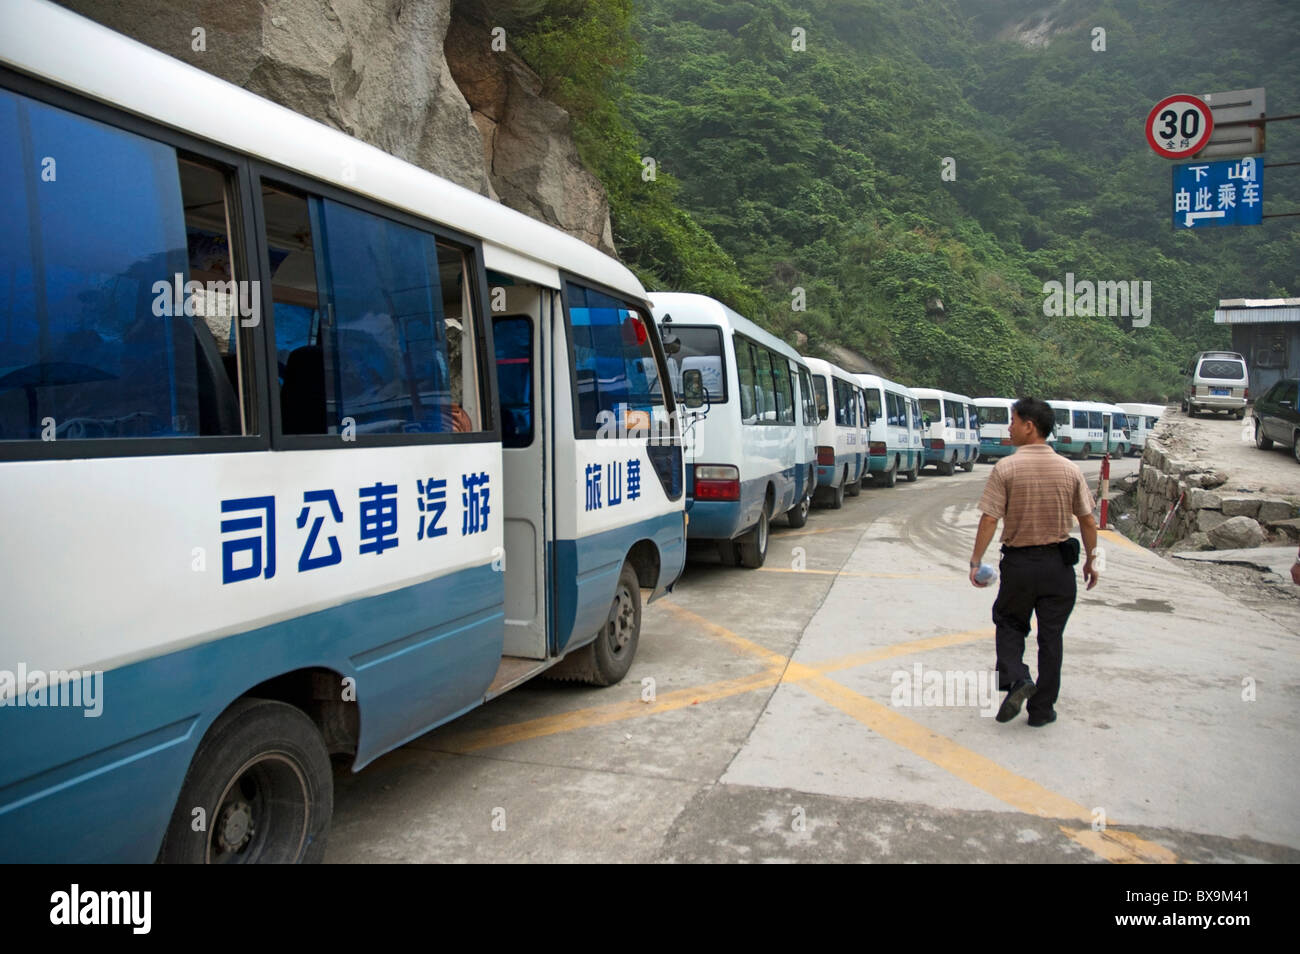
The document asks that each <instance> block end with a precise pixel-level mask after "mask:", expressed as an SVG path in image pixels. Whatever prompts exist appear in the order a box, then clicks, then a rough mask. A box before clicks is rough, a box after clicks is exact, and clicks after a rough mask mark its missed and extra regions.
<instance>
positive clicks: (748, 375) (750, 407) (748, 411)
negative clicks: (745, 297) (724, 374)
mask: <svg viewBox="0 0 1300 954" xmlns="http://www.w3.org/2000/svg"><path fill="white" fill-rule="evenodd" d="M732 340H733V342H734V343H735V348H736V376H737V377H738V378H739V379H740V381H739V384H738V388H739V390H740V420H741V423H743V424H752V423H754V421H755V420H756V419H757V414H756V412H755V401H754V392H755V388H754V354H753V351H752V350H751V348H750V344H749V342H748V341H746V340H745V339H744V338H742V337H740V336H739V335H735V336H734V337H733V339H732Z"/></svg>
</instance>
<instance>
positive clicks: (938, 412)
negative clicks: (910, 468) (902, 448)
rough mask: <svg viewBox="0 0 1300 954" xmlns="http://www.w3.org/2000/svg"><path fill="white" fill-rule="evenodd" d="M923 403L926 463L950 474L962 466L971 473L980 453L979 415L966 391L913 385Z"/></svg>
mask: <svg viewBox="0 0 1300 954" xmlns="http://www.w3.org/2000/svg"><path fill="white" fill-rule="evenodd" d="M912 394H913V395H915V396H916V400H917V403H918V404H920V406H921V416H922V420H923V436H924V441H923V443H924V446H925V461H924V463H926V464H934V466H935V467H936V468H937V469H938V471H939V473H940V474H943V475H944V476H945V477H946V476H950V475H951V474H952V473H953V471H954V470H955V469H956V468H958V467H960V468H961V469H962V470H965V471H967V472H970V471H972V470H974V469H975V460H976V458H977V457H978V456H979V414H978V412H977V409H976V407H975V405H974V403H973V402H972V401H971V399H970V398H968V397H967V396H966V395H964V394H954V393H953V392H952V391H941V390H938V389H936V388H912Z"/></svg>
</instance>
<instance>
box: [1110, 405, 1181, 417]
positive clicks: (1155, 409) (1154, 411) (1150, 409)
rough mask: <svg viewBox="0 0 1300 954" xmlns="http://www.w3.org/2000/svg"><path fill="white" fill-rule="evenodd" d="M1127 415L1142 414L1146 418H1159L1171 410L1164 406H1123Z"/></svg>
mask: <svg viewBox="0 0 1300 954" xmlns="http://www.w3.org/2000/svg"><path fill="white" fill-rule="evenodd" d="M1119 406H1120V407H1121V408H1123V409H1124V412H1125V413H1126V414H1141V415H1142V416H1144V417H1159V416H1160V415H1161V414H1163V413H1165V411H1167V410H1169V408H1168V407H1166V406H1165V405H1163V404H1133V403H1129V404H1121V405H1119Z"/></svg>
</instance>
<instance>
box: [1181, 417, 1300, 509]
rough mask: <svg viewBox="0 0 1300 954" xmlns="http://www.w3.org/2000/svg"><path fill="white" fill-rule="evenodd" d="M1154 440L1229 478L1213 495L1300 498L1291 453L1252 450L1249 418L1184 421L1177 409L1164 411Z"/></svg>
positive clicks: (1299, 468) (1299, 467)
mask: <svg viewBox="0 0 1300 954" xmlns="http://www.w3.org/2000/svg"><path fill="white" fill-rule="evenodd" d="M1156 437H1158V438H1159V439H1160V440H1161V441H1163V442H1164V443H1165V445H1166V446H1167V447H1169V449H1170V450H1171V451H1172V452H1173V453H1174V455H1175V456H1177V457H1181V458H1186V459H1189V460H1205V461H1209V462H1210V463H1212V464H1213V465H1214V467H1215V469H1216V470H1220V471H1223V472H1225V473H1227V474H1228V482H1227V483H1226V484H1224V485H1223V486H1222V487H1218V488H1216V492H1217V493H1232V492H1234V491H1239V490H1240V491H1254V492H1256V493H1265V494H1275V495H1280V496H1289V497H1300V464H1297V463H1296V462H1295V460H1294V459H1292V457H1291V450H1290V448H1285V447H1278V446H1277V445H1276V444H1275V445H1274V446H1273V449H1272V450H1266V451H1263V450H1260V449H1259V448H1258V447H1256V446H1255V424H1254V419H1253V418H1252V417H1251V416H1250V414H1247V415H1246V418H1245V420H1242V421H1239V420H1237V419H1236V418H1235V417H1217V416H1216V417H1209V418H1207V417H1188V416H1187V415H1186V414H1184V413H1183V412H1182V411H1180V410H1178V409H1177V408H1176V407H1175V408H1171V409H1169V410H1166V411H1165V413H1164V415H1163V416H1162V417H1161V418H1160V423H1159V424H1157V425H1156Z"/></svg>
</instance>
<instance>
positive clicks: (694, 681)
mask: <svg viewBox="0 0 1300 954" xmlns="http://www.w3.org/2000/svg"><path fill="white" fill-rule="evenodd" d="M1134 465H1135V462H1131V461H1128V462H1122V463H1120V464H1118V465H1117V467H1116V468H1115V473H1116V475H1118V474H1120V473H1124V472H1127V470H1128V469H1130V468H1132V467H1133V466H1134ZM1084 469H1085V472H1087V473H1090V474H1092V475H1093V476H1094V477H1095V473H1096V470H1097V462H1095V461H1094V462H1092V463H1091V464H1085V465H1084ZM988 472H989V467H988V466H987V465H979V466H977V467H976V469H975V472H974V473H973V474H963V473H961V472H960V471H959V472H958V473H957V474H956V475H955V476H953V477H939V476H932V475H931V472H929V471H927V472H926V476H923V477H922V478H921V480H920V481H919V482H917V483H915V484H908V483H904V482H901V481H900V482H899V484H898V486H897V487H895V488H893V489H883V488H880V489H867V490H865V491H864V492H863V494H862V496H860V497H858V498H856V499H855V498H849V499H848V500H846V502H845V506H844V509H843V510H840V511H831V510H817V511H815V512H814V514H813V516H812V518H811V519H810V520H809V522H808V524H807V526H806V527H805V528H803V529H802V530H798V531H795V530H789V529H787V528H774V532H773V536H772V541H771V547H770V550H769V554H768V559H767V564H766V565H765V566H764V567H763V568H762V569H759V570H744V569H729V568H725V567H722V566H720V565H718V564H717V563H716V561H714V560H713V559H712V557H711V556H705V557H702V558H701V559H699V560H697V561H694V562H692V563H691V564H689V565H688V567H687V571H686V575H685V576H684V578H683V579H682V581H681V582H680V584H679V585H678V587H677V590H676V592H675V593H674V594H673V595H672V596H670V597H668V598H666V599H664V600H661V601H659V602H656V603H655V604H653V605H652V606H649V607H647V608H646V609H645V614H644V623H643V629H642V633H641V645H640V650H639V653H638V656H637V660H636V663H635V665H634V666H633V668H632V671H631V673H630V674H629V675H628V677H627V679H625V680H624V682H623V683H621V684H620V685H618V686H614V687H610V688H608V689H591V688H584V687H574V686H570V685H564V684H551V683H546V682H542V681H534V682H533V683H530V684H528V685H525V686H523V687H521V688H519V689H516V690H514V691H513V692H511V693H508V694H506V695H505V696H503V697H501V698H499V699H497V700H495V701H493V702H492V703H489V704H488V705H486V706H484V707H482V708H480V709H478V710H476V711H475V712H472V713H470V714H469V715H467V716H465V717H463V718H461V719H459V720H457V721H455V722H453V723H450V724H449V725H447V726H444V727H442V728H441V729H438V730H436V731H434V732H431V733H429V734H427V735H425V736H424V737H422V738H420V739H417V740H416V741H414V742H412V743H410V744H409V745H406V746H405V747H403V748H401V749H399V750H397V751H396V752H393V753H391V754H389V755H388V756H386V757H384V758H383V759H380V760H379V761H377V762H376V763H374V764H372V765H371V766H370V767H368V768H367V769H365V770H364V771H363V772H361V773H359V774H356V775H339V776H336V793H335V799H336V802H335V819H334V828H333V831H332V833H331V836H330V846H329V851H328V855H327V857H328V860H330V861H334V862H365V861H409V862H422V861H642V862H644V861H692V862H707V861H850V862H857V861H864V862H865V861H887V862H899V861H923V862H935V861H959V862H965V861H990V862H1020V861H1050V862H1129V861H1137V862H1239V861H1271V862H1278V861H1286V862H1296V861H1300V810H1297V809H1300V795H1297V792H1300V762H1298V761H1297V759H1296V758H1295V753H1296V752H1297V751H1300V718H1298V717H1297V716H1296V712H1297V711H1298V709H1300V707H1298V706H1297V703H1300V657H1298V655H1297V652H1296V649H1297V635H1296V633H1295V632H1293V631H1288V629H1287V628H1286V627H1285V626H1284V625H1283V624H1281V623H1279V622H1274V621H1271V620H1269V619H1267V618H1265V617H1264V616H1262V615H1260V614H1259V613H1257V612H1254V611H1252V610H1250V609H1248V608H1246V607H1244V606H1243V605H1241V604H1238V603H1235V602H1234V601H1233V599H1232V598H1231V597H1228V596H1224V595H1222V594H1220V593H1218V592H1217V591H1214V590H1211V589H1208V588H1206V587H1205V586H1203V585H1201V584H1199V583H1197V582H1196V580H1195V579H1194V578H1193V577H1192V576H1190V575H1189V574H1188V573H1187V572H1186V571H1185V570H1184V569H1182V568H1181V567H1179V566H1178V565H1177V564H1176V563H1175V562H1174V561H1170V560H1166V559H1164V558H1161V557H1158V556H1155V555H1153V554H1151V553H1149V552H1147V551H1145V550H1142V549H1140V548H1138V547H1137V546H1136V545H1134V544H1131V543H1129V542H1128V541H1126V540H1124V539H1123V538H1122V537H1119V536H1117V535H1106V536H1105V540H1104V546H1105V560H1106V569H1105V572H1104V574H1103V577H1102V581H1101V583H1100V585H1099V586H1098V587H1097V588H1096V589H1094V590H1093V591H1091V592H1087V593H1085V592H1083V591H1082V588H1081V592H1080V598H1079V602H1078V604H1077V606H1076V608H1075V611H1074V615H1073V616H1072V617H1071V619H1070V622H1069V625H1068V626H1067V628H1066V633H1065V666H1064V672H1063V676H1062V690H1061V698H1060V701H1059V702H1058V704H1057V711H1058V713H1059V716H1060V718H1059V720H1058V721H1057V722H1056V723H1054V724H1052V725H1049V726H1046V727H1042V728H1030V727H1029V725H1028V724H1027V722H1026V721H1025V716H1024V714H1023V713H1022V715H1021V716H1020V717H1019V718H1018V719H1017V720H1016V721H1014V722H1012V723H1008V724H1005V725H1002V724H998V723H997V722H996V721H994V719H993V718H992V713H993V711H994V710H995V709H996V706H997V704H998V702H1000V700H1001V694H998V693H995V692H993V691H992V689H994V688H995V686H996V683H995V682H990V672H991V670H992V668H993V664H994V651H993V630H992V624H991V622H990V619H989V611H990V607H991V605H992V602H993V598H994V595H995V590H994V589H993V588H990V589H987V590H977V589H975V588H973V587H972V586H971V585H970V584H969V582H968V581H967V579H966V561H967V557H968V554H969V552H970V548H971V542H972V540H973V538H974V529H975V525H976V523H977V522H978V513H977V512H976V510H975V509H974V505H975V502H976V500H977V499H978V497H979V493H980V490H981V489H982V487H983V484H984V480H985V478H986V477H987V474H988ZM994 552H995V550H994V549H993V548H991V549H990V554H993V553H994ZM1027 660H1028V661H1029V663H1030V667H1031V669H1036V665H1035V651H1034V649H1033V642H1032V636H1031V640H1030V649H1029V652H1028V655H1027ZM981 689H983V690H984V691H983V694H981Z"/></svg>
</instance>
